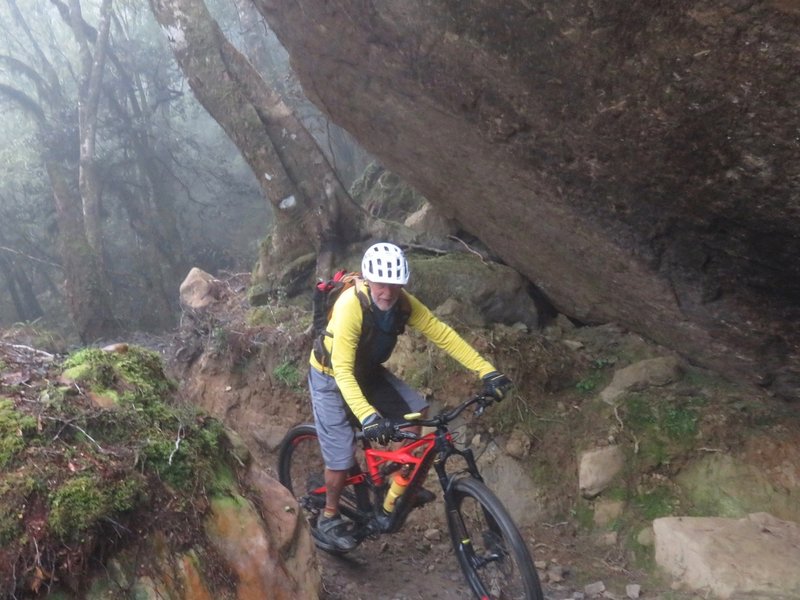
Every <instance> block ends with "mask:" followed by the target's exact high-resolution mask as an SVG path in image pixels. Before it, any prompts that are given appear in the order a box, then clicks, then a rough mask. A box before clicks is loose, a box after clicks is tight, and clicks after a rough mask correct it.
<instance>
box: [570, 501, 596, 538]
mask: <svg viewBox="0 0 800 600" xmlns="http://www.w3.org/2000/svg"><path fill="white" fill-rule="evenodd" d="M572 516H573V517H574V518H575V520H576V521H577V523H578V526H579V527H581V529H586V530H591V529H592V528H593V527H594V511H593V510H592V507H591V505H590V504H589V502H588V501H586V500H584V499H583V498H579V499H578V501H577V503H576V504H575V508H574V509H573V515H572Z"/></svg>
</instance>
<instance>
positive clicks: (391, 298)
mask: <svg viewBox="0 0 800 600" xmlns="http://www.w3.org/2000/svg"><path fill="white" fill-rule="evenodd" d="M402 289H403V286H402V285H400V284H399V283H375V282H374V281H370V283H369V291H370V294H371V295H372V301H373V302H374V303H375V306H377V307H378V308H379V309H381V310H389V309H390V308H392V307H393V306H394V303H395V302H397V299H398V298H399V297H400V291H401V290H402Z"/></svg>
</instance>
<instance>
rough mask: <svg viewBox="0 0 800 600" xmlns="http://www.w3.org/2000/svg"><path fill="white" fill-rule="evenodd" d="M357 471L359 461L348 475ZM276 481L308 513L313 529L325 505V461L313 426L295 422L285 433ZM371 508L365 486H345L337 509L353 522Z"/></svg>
mask: <svg viewBox="0 0 800 600" xmlns="http://www.w3.org/2000/svg"><path fill="white" fill-rule="evenodd" d="M359 472H360V468H359V467H358V464H356V466H354V467H353V470H352V471H351V474H356V473H359ZM278 481H280V482H281V483H282V484H283V485H284V487H286V488H287V489H288V490H289V491H290V492H292V494H294V497H295V498H297V501H298V502H299V503H300V506H301V507H302V508H304V509H305V510H306V512H307V514H308V516H309V523H310V524H311V526H312V528H313V527H315V526H316V522H317V517H318V516H319V514H320V513H321V512H322V510H323V509H324V508H325V462H324V461H323V459H322V450H320V447H319V439H318V438H317V430H316V428H315V427H314V426H313V425H298V426H297V427H293V428H292V429H290V430H289V432H288V433H287V434H286V437H284V438H283V441H282V442H281V446H280V451H279V453H278ZM370 509H371V504H370V500H369V493H368V492H367V489H366V485H363V484H362V485H356V486H354V485H347V486H345V488H344V489H343V490H342V494H341V496H340V498H339V510H340V511H341V512H342V514H344V515H345V516H347V517H348V518H349V519H351V520H352V521H354V522H355V523H363V522H365V521H366V520H367V519H368V515H367V514H365V513H368V512H369V511H370Z"/></svg>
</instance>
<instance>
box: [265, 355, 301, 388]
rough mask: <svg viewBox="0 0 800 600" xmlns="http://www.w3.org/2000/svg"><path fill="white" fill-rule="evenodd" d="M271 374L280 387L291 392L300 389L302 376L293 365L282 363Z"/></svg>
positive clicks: (287, 362) (286, 362)
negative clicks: (284, 387) (282, 386)
mask: <svg viewBox="0 0 800 600" xmlns="http://www.w3.org/2000/svg"><path fill="white" fill-rule="evenodd" d="M272 374H273V375H274V376H275V379H277V380H278V381H279V382H280V383H281V384H282V385H284V386H286V387H287V388H289V389H291V390H296V391H297V390H300V389H302V381H303V376H302V375H301V374H300V370H299V369H298V368H297V366H295V365H294V364H293V363H291V362H289V361H284V362H282V363H281V364H279V365H278V366H277V367H275V369H273V371H272Z"/></svg>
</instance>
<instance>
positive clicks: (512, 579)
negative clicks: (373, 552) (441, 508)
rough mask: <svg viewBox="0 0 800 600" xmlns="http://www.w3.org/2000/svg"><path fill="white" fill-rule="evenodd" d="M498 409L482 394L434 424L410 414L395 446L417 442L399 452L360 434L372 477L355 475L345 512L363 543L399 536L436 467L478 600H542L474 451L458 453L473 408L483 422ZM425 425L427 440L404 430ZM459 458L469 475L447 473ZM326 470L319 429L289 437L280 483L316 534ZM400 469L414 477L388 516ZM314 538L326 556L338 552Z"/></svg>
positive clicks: (298, 430) (304, 428)
mask: <svg viewBox="0 0 800 600" xmlns="http://www.w3.org/2000/svg"><path fill="white" fill-rule="evenodd" d="M491 402H493V400H492V399H491V398H488V397H486V396H483V395H479V396H475V397H474V398H471V399H469V400H467V401H465V402H463V403H461V404H459V405H458V406H456V407H455V408H453V409H451V410H449V411H445V412H442V413H440V414H438V415H436V416H435V417H432V418H429V419H421V418H418V417H419V415H406V419H407V421H406V422H404V423H399V424H396V425H395V435H394V439H395V441H399V440H411V441H408V442H407V443H406V445H404V446H402V447H401V448H398V449H397V450H389V449H387V450H378V449H376V448H373V447H371V445H370V443H369V441H367V440H366V439H365V438H364V437H363V436H362V435H361V434H360V432H359V433H358V434H357V438H358V439H359V441H360V443H361V446H362V447H363V450H364V455H363V460H364V463H365V465H366V471H364V470H362V468H361V465H358V464H357V465H356V466H355V467H354V468H353V469H352V471H351V472H350V474H349V476H348V479H347V482H346V484H345V488H344V491H343V492H342V496H341V501H340V503H341V504H340V510H341V512H342V514H343V515H345V516H347V517H348V518H349V519H350V520H351V521H352V522H353V524H354V525H353V537H355V539H356V540H357V541H358V542H362V541H363V540H365V539H366V538H369V537H375V536H377V535H379V534H384V533H394V532H396V531H399V530H400V529H401V528H402V526H403V524H404V523H405V522H406V519H407V517H408V515H409V513H410V512H411V511H412V510H413V509H414V508H416V504H415V498H416V497H417V494H416V492H417V491H418V490H419V489H420V488H421V487H422V484H423V482H424V481H425V478H426V477H427V475H428V472H429V470H430V468H431V465H432V466H433V468H434V469H435V470H436V474H437V476H438V479H439V483H440V484H441V486H442V490H443V492H444V503H445V512H446V517H447V525H448V527H449V530H450V541H451V542H452V544H453V549H454V550H455V554H456V557H457V558H458V562H459V565H460V566H461V570H462V571H463V572H464V575H465V577H466V579H467V582H468V583H469V586H470V588H472V591H473V592H474V593H475V596H476V597H477V598H480V599H487V600H488V599H490V598H496V599H500V598H502V599H514V600H517V599H519V600H522V599H525V600H542V599H543V595H542V588H541V585H540V583H539V577H538V575H537V573H536V568H535V567H534V566H533V560H532V559H531V555H530V553H529V552H528V548H527V546H526V545H525V541H524V540H523V539H522V535H521V534H520V532H519V530H518V529H517V527H516V525H515V524H514V522H513V520H512V519H511V517H510V516H509V514H508V511H507V510H506V509H505V507H504V506H503V504H502V503H501V502H500V500H499V499H498V498H497V496H495V495H494V493H493V492H492V491H491V490H489V488H488V487H487V486H486V485H485V484H484V483H483V479H482V478H481V476H480V473H479V472H478V466H477V464H476V462H475V457H474V456H473V453H472V451H471V450H470V449H469V448H466V449H460V448H458V447H456V445H455V442H454V440H453V436H452V435H451V433H450V432H449V430H448V428H447V424H448V423H450V422H451V421H453V420H454V419H455V418H456V417H458V416H459V415H460V414H461V413H462V412H463V411H464V410H465V409H466V408H467V407H469V406H472V405H478V407H477V409H476V410H475V413H474V414H475V415H476V416H480V415H481V414H483V412H484V410H485V409H486V407H487V406H488V405H489V404H491ZM418 425H423V426H426V427H432V428H434V430H433V431H431V432H430V433H428V434H426V435H423V436H417V435H415V434H413V433H411V432H409V431H404V429H406V428H408V427H414V426H418ZM453 456H459V457H461V458H463V463H464V464H465V465H466V468H465V469H464V468H462V469H460V470H458V471H454V472H453V473H448V471H447V461H448V459H450V458H451V457H453ZM459 462H462V461H459ZM324 468H325V467H324V464H323V461H322V455H321V452H320V448H319V441H318V440H317V432H316V429H315V428H314V426H313V425H298V426H297V427H294V428H292V429H291V430H289V432H288V433H287V434H286V437H285V438H284V440H283V442H282V443H281V446H280V452H279V465H278V471H279V475H278V476H279V479H280V482H281V483H282V484H283V485H284V486H286V487H287V488H288V489H289V490H290V491H291V492H292V493H293V494H294V495H295V497H296V498H297V499H298V501H299V503H300V506H301V507H302V508H303V510H304V511H305V512H306V515H307V517H308V521H309V524H310V525H311V530H312V534H313V533H314V530H315V528H316V524H317V518H318V517H319V515H320V513H321V512H322V510H323V509H324V507H325V485H324ZM400 470H402V472H403V473H404V474H405V473H406V472H407V478H406V480H407V481H408V485H407V487H406V489H405V492H404V493H403V494H402V495H400V496H399V498H398V499H397V500H396V503H395V505H394V510H393V511H392V512H390V513H388V514H387V513H386V512H385V511H384V509H383V503H384V498H385V497H386V494H387V491H388V490H389V488H390V482H391V480H392V474H393V473H394V472H395V471H400ZM315 539H316V540H317V545H318V546H320V547H321V548H322V549H324V550H327V551H332V552H336V550H335V549H334V548H330V547H326V546H325V545H324V544H322V543H320V542H321V540H319V539H318V538H316V537H315Z"/></svg>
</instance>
